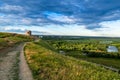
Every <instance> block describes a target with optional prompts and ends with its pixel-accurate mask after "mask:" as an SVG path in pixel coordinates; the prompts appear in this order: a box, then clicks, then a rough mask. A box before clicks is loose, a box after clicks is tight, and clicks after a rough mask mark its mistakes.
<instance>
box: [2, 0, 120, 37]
mask: <svg viewBox="0 0 120 80" xmlns="http://www.w3.org/2000/svg"><path fill="white" fill-rule="evenodd" d="M27 30H31V31H32V32H33V34H40V35H41V34H42V35H75V36H108V37H120V0H0V32H16V33H25V31H27Z"/></svg>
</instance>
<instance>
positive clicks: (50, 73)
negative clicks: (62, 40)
mask: <svg viewBox="0 0 120 80" xmlns="http://www.w3.org/2000/svg"><path fill="white" fill-rule="evenodd" d="M25 55H26V59H27V61H28V64H29V66H30V68H31V70H32V72H33V76H34V78H35V80H120V75H119V74H117V73H115V72H112V71H109V70H106V69H104V68H102V67H99V66H97V65H95V64H91V63H89V62H86V61H83V60H77V59H75V58H72V57H67V56H64V55H60V54H58V53H56V52H55V51H54V50H53V49H52V48H51V47H50V45H48V44H47V43H45V42H44V41H42V40H41V41H40V42H31V43H27V45H26V46H25Z"/></svg>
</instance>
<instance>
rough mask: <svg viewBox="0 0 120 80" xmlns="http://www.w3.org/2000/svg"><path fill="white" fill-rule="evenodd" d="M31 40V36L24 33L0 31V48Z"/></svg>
mask: <svg viewBox="0 0 120 80" xmlns="http://www.w3.org/2000/svg"><path fill="white" fill-rule="evenodd" d="M32 40H33V38H32V37H29V36H26V35H21V34H15V33H1V32H0V49H3V48H6V47H10V46H14V45H15V44H17V43H20V42H25V41H32Z"/></svg>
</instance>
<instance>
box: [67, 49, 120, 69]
mask: <svg viewBox="0 0 120 80" xmlns="http://www.w3.org/2000/svg"><path fill="white" fill-rule="evenodd" d="M80 53H81V52H77V51H71V52H68V53H67V54H66V56H72V57H75V58H77V59H84V60H87V61H90V62H94V63H98V64H103V65H106V66H111V67H114V68H117V69H120V59H115V58H102V57H98V58H96V57H87V56H85V55H82V54H80Z"/></svg>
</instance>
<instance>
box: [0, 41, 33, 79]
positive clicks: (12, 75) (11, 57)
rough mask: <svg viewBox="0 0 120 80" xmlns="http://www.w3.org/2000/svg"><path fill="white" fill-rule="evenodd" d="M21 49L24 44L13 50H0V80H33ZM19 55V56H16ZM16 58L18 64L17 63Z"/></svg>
mask: <svg viewBox="0 0 120 80" xmlns="http://www.w3.org/2000/svg"><path fill="white" fill-rule="evenodd" d="M23 48H24V43H21V44H20V45H18V46H16V47H13V48H8V49H4V50H0V80H18V79H20V80H33V77H32V73H31V71H30V69H29V67H28V64H27V62H26V60H25V57H24V53H23ZM19 54H20V56H18V55H19ZM17 57H19V61H20V62H19V61H17ZM17 64H19V65H17ZM17 72H18V74H17ZM16 77H17V78H16Z"/></svg>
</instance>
